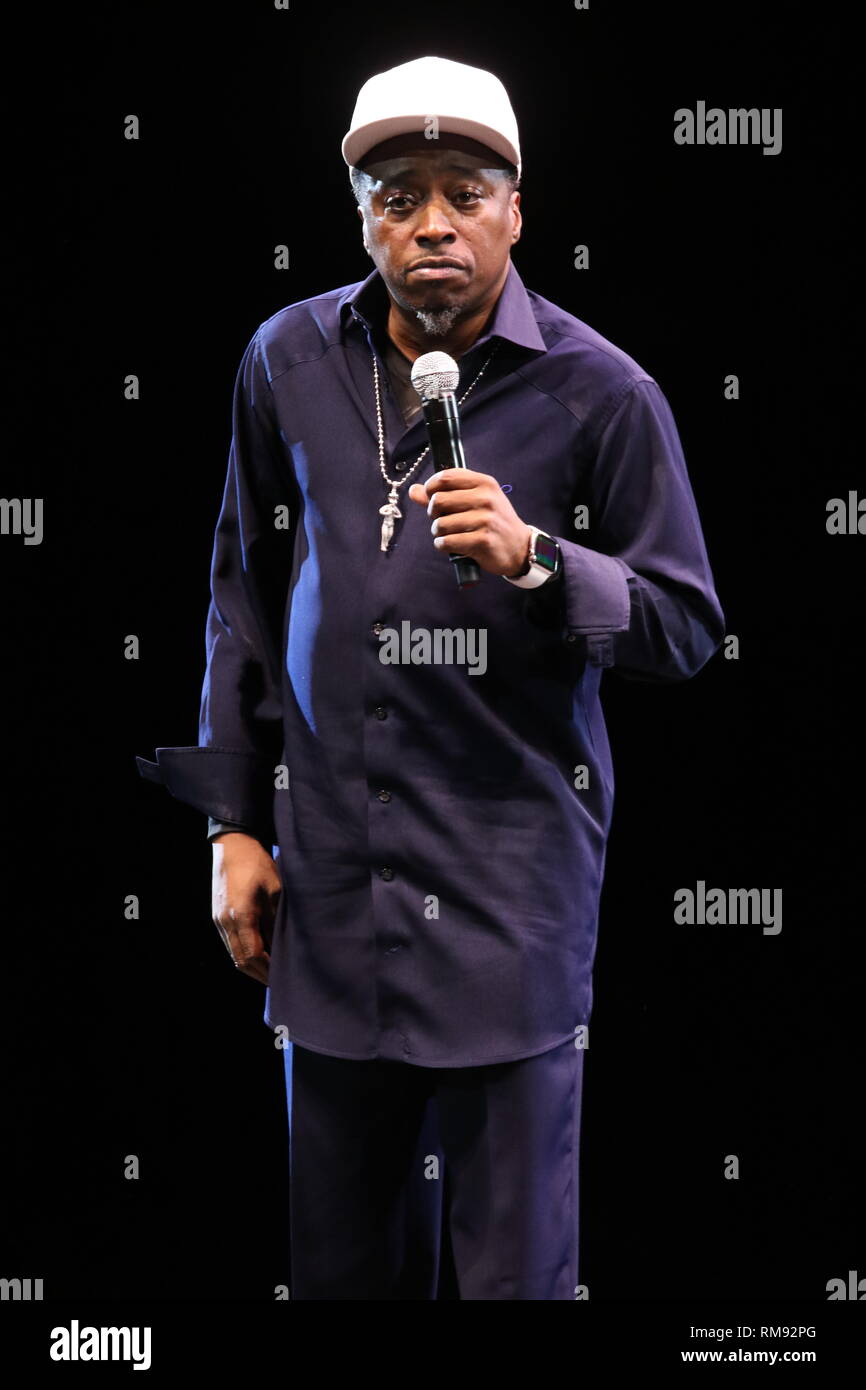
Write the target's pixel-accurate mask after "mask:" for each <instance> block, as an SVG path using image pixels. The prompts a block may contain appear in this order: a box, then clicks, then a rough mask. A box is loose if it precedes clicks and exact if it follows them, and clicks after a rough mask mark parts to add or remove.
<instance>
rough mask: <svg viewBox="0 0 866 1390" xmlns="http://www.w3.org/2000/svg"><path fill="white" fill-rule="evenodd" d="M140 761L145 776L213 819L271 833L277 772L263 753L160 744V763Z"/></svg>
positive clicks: (142, 774) (140, 771) (157, 754)
mask: <svg viewBox="0 0 866 1390" xmlns="http://www.w3.org/2000/svg"><path fill="white" fill-rule="evenodd" d="M135 762H136V766H137V767H138V771H139V774H140V776H142V777H144V778H146V779H147V780H148V781H149V782H158V783H160V784H161V785H162V786H164V787H166V788H167V789H168V791H169V792H170V793H171V795H172V796H175V797H177V798H178V800H179V801H185V802H186V803H187V804H188V805H189V806H192V807H194V808H195V809H196V810H197V811H203V812H204V813H205V815H207V816H212V817H213V818H214V820H219V821H230V822H231V823H232V824H234V825H244V826H246V825H254V826H257V827H260V828H261V830H262V831H263V832H264V834H265V838H267V837H268V836H270V835H271V834H272V832H273V797H274V772H273V768H272V767H271V766H270V765H269V764H268V762H267V761H266V760H265V759H263V758H262V757H261V756H260V755H259V754H257V753H253V752H249V751H247V750H245V749H237V748H206V747H201V746H199V745H191V746H188V747H185V748H157V750H156V762H155V763H152V762H149V761H148V760H147V759H146V758H140V757H136V759H135ZM270 843H272V844H273V843H275V841H274V840H273V839H271V841H270Z"/></svg>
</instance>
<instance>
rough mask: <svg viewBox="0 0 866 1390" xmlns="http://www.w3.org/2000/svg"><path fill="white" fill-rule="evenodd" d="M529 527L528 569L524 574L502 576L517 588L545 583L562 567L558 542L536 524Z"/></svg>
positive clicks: (531, 587)
mask: <svg viewBox="0 0 866 1390" xmlns="http://www.w3.org/2000/svg"><path fill="white" fill-rule="evenodd" d="M529 529H530V532H531V534H530V538H529V569H528V570H527V572H526V574H519V575H517V577H516V578H514V579H509V578H508V575H507V574H503V576H502V578H503V579H508V582H509V584H516V585H517V587H518V589H536V588H537V587H538V585H539V584H545V583H546V582H547V580H548V579H552V578H553V577H554V575H557V574H559V571H560V569H561V568H562V554H561V552H560V549H559V542H558V541H555V540H554V538H553V536H549V535H548V534H547V532H546V531H540V530H539V529H538V527H537V526H530V528H529Z"/></svg>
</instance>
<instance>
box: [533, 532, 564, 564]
mask: <svg viewBox="0 0 866 1390" xmlns="http://www.w3.org/2000/svg"><path fill="white" fill-rule="evenodd" d="M535 561H536V564H539V565H542V566H543V567H544V569H546V570H549V571H550V573H551V574H555V573H556V570H557V566H558V564H559V546H558V545H557V544H556V541H555V540H554V539H553V538H552V537H551V536H543V535H542V534H541V533H540V532H539V534H538V535H537V536H536V538H535Z"/></svg>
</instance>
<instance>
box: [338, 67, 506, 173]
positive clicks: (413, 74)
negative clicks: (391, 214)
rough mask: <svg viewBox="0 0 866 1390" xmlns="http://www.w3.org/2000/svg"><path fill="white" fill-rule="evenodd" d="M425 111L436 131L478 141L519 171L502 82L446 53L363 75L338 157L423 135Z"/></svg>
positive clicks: (355, 158)
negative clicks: (398, 138) (411, 134)
mask: <svg viewBox="0 0 866 1390" xmlns="http://www.w3.org/2000/svg"><path fill="white" fill-rule="evenodd" d="M431 117H435V118H436V120H437V122H438V128H439V130H440V131H444V132H450V133H451V134H454V135H465V136H468V137H469V139H472V140H477V141H479V143H480V144H482V145H486V146H487V147H488V149H491V150H494V151H495V153H496V154H498V155H501V156H502V158H503V159H507V160H508V161H509V163H510V164H515V165H516V166H517V173H518V176H519V175H520V170H521V162H520V141H519V139H518V134H517V120H516V118H515V115H514V112H513V110H512V109H511V102H510V101H509V99H508V93H507V92H506V90H505V88H504V86H503V85H502V83H501V82H500V80H499V78H498V77H496V76H494V74H493V73H492V72H485V70H484V69H483V68H472V67H468V66H467V65H466V64H465V63H454V62H452V61H451V59H450V58H415V59H414V60H413V61H412V62H411V63H401V64H400V66H399V67H396V68H389V69H388V71H387V72H377V73H376V75H375V77H370V78H368V80H367V81H366V82H365V83H364V85H363V87H362V88H361V90H360V92H359V93H358V100H357V101H356V102H355V110H354V113H353V115H352V123H351V125H350V126H349V129H348V130H347V131H346V134H345V135H344V136H343V144H342V150H343V159H344V160H345V161H346V163H347V164H348V165H350V166H351V165H353V164H354V165H357V164H360V162H361V160H362V159H363V158H364V155H365V154H367V153H368V151H369V150H371V149H372V148H373V146H374V145H378V144H379V143H380V142H381V141H382V140H389V139H390V138H391V137H392V136H393V135H403V134H405V133H407V132H410V131H417V132H418V133H419V135H423V132H424V130H425V128H426V126H427V124H428V122H429V120H430V118H431Z"/></svg>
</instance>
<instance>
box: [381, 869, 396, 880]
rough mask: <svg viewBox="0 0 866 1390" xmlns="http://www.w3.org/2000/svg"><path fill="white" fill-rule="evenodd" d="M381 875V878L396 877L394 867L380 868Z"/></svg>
mask: <svg viewBox="0 0 866 1390" xmlns="http://www.w3.org/2000/svg"><path fill="white" fill-rule="evenodd" d="M379 877H380V878H393V877H394V870H393V869H380V870H379Z"/></svg>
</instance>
